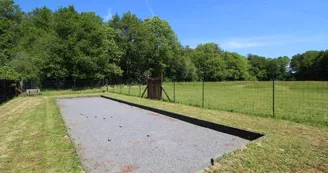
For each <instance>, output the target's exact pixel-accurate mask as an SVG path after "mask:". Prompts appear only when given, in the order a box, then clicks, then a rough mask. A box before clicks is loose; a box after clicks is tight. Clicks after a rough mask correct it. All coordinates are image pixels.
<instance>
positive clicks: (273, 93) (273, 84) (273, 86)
mask: <svg viewBox="0 0 328 173" xmlns="http://www.w3.org/2000/svg"><path fill="white" fill-rule="evenodd" d="M274 81H275V76H274V73H272V115H273V117H275V112H274V105H275V104H274V101H275V83H274Z"/></svg>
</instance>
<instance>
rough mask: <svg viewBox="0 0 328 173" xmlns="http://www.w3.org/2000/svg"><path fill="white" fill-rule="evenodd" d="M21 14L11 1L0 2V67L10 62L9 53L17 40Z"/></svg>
mask: <svg viewBox="0 0 328 173" xmlns="http://www.w3.org/2000/svg"><path fill="white" fill-rule="evenodd" d="M22 15H23V12H22V11H21V9H20V8H19V7H18V5H16V4H14V1H13V0H1V1H0V65H1V66H2V65H5V64H6V63H8V62H9V61H10V60H11V53H13V52H14V50H13V48H14V46H15V44H16V43H17V40H18V39H19V38H18V37H17V36H16V33H17V30H18V26H19V23H20V21H21V19H22Z"/></svg>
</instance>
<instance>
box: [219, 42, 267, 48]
mask: <svg viewBox="0 0 328 173" xmlns="http://www.w3.org/2000/svg"><path fill="white" fill-rule="evenodd" d="M262 46H265V44H264V43H261V42H245V41H244V42H238V41H228V42H225V43H223V44H222V47H224V48H227V49H229V48H230V49H240V48H251V47H262Z"/></svg>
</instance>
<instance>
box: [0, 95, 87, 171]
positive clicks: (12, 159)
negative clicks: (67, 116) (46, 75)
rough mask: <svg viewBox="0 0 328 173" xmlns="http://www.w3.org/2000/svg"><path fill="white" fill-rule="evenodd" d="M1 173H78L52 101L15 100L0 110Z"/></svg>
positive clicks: (76, 160)
mask: <svg viewBox="0 0 328 173" xmlns="http://www.w3.org/2000/svg"><path fill="white" fill-rule="evenodd" d="M0 139H1V140H0V141H1V145H0V172H3V173H5V172H80V171H81V170H82V167H81V166H80V162H79V159H78V157H77V154H76V153H75V150H74V147H73V146H72V144H71V141H70V139H69V137H68V136H67V131H66V127H65V124H64V122H63V120H62V118H61V116H60V112H59V109H58V107H57V105H56V103H55V99H54V98H53V97H44V96H40V97H18V98H15V99H13V100H11V101H9V102H8V103H5V104H3V105H1V106H0Z"/></svg>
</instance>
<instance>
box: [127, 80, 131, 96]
mask: <svg viewBox="0 0 328 173" xmlns="http://www.w3.org/2000/svg"><path fill="white" fill-rule="evenodd" d="M128 85H129V95H130V90H131V83H130V82H129V84H128Z"/></svg>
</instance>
